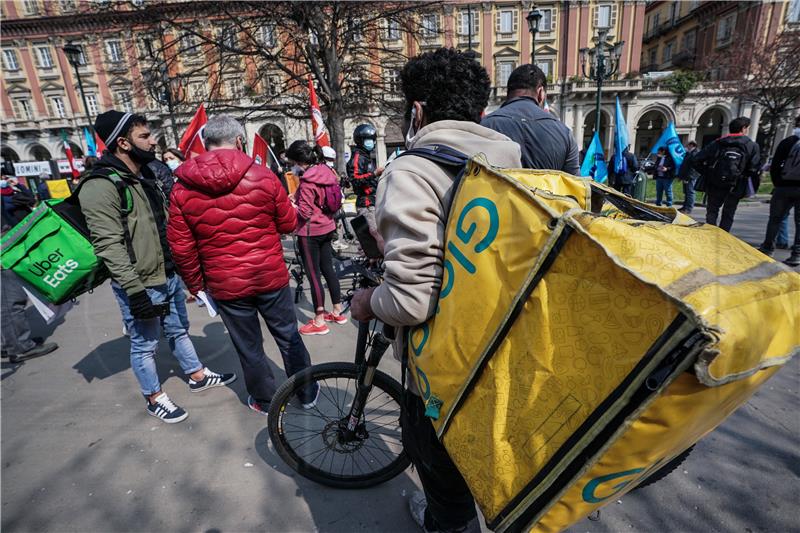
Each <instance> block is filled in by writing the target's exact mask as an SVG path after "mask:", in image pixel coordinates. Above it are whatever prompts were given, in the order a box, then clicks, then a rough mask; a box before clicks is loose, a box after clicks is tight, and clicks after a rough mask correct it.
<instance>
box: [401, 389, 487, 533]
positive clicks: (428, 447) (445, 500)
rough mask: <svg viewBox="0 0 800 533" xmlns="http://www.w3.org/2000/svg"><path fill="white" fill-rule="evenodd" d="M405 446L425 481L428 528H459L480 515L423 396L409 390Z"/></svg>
mask: <svg viewBox="0 0 800 533" xmlns="http://www.w3.org/2000/svg"><path fill="white" fill-rule="evenodd" d="M400 425H401V427H402V429H403V448H404V449H405V451H406V453H408V456H409V457H410V458H411V462H412V463H414V467H415V468H416V469H417V474H418V475H419V479H420V481H421V482H422V489H423V490H424V491H425V498H426V499H427V501H428V507H427V508H426V509H425V529H426V530H427V531H449V530H455V529H459V528H461V527H463V526H465V525H466V524H467V522H469V521H470V520H473V519H474V518H475V517H476V516H477V514H478V513H477V512H476V511H475V499H474V498H473V497H472V493H471V492H470V491H469V487H468V486H467V482H466V481H464V478H463V477H462V476H461V473H460V472H459V471H458V468H456V465H455V464H453V460H452V459H450V456H449V455H448V454H447V450H446V449H445V447H444V445H443V444H442V443H441V442H439V439H438V438H437V437H436V430H434V429H433V424H431V421H430V419H429V418H428V417H426V416H425V404H424V403H423V402H422V398H420V397H419V396H417V395H416V394H411V393H410V392H408V391H406V393H405V405H404V407H403V414H402V417H401V418H400Z"/></svg>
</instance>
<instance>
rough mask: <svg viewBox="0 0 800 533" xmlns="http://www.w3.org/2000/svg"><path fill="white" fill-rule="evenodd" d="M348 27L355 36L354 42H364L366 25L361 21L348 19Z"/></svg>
mask: <svg viewBox="0 0 800 533" xmlns="http://www.w3.org/2000/svg"><path fill="white" fill-rule="evenodd" d="M347 26H348V29H349V31H350V33H351V34H352V35H353V42H356V43H360V42H361V41H363V40H364V23H363V22H361V19H358V18H354V19H348V21H347Z"/></svg>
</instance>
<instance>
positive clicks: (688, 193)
mask: <svg viewBox="0 0 800 533" xmlns="http://www.w3.org/2000/svg"><path fill="white" fill-rule="evenodd" d="M694 180H695V178H691V179H689V181H684V182H683V210H684V211H686V212H687V213H691V212H692V209H693V208H694V196H695V192H694Z"/></svg>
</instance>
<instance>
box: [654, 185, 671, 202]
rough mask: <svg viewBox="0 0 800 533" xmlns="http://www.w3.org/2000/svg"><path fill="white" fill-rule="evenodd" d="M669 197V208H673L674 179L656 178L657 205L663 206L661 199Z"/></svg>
mask: <svg viewBox="0 0 800 533" xmlns="http://www.w3.org/2000/svg"><path fill="white" fill-rule="evenodd" d="M665 195H666V197H667V207H671V206H672V179H671V178H656V205H661V198H662V197H663V196H665Z"/></svg>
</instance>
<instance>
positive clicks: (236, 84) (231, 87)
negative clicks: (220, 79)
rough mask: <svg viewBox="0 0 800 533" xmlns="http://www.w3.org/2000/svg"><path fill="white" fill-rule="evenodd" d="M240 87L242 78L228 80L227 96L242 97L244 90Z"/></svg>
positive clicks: (232, 98) (234, 98)
mask: <svg viewBox="0 0 800 533" xmlns="http://www.w3.org/2000/svg"><path fill="white" fill-rule="evenodd" d="M242 87H243V86H242V80H236V79H234V80H228V81H227V83H226V92H227V93H228V98H230V99H231V100H237V99H240V98H242V97H243V96H244V90H243V88H242Z"/></svg>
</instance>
